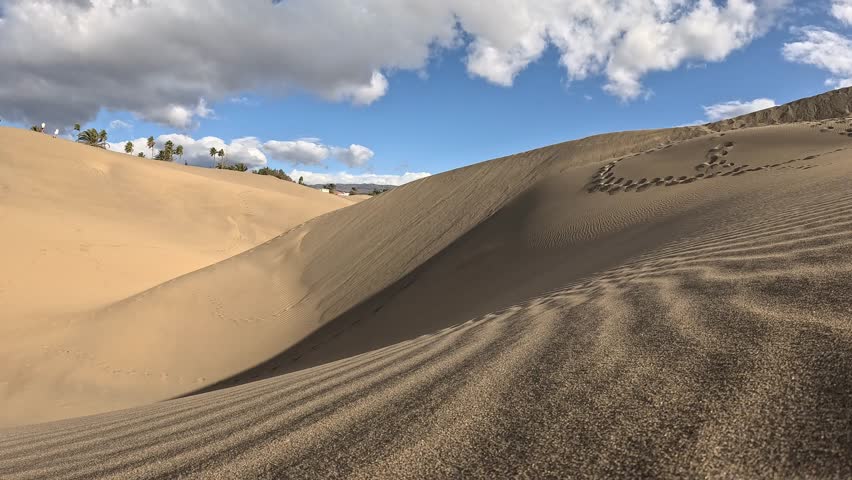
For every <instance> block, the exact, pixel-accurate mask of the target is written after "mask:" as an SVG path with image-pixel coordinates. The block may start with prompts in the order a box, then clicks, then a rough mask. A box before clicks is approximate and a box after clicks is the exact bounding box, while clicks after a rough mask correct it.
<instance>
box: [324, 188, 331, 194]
mask: <svg viewBox="0 0 852 480" xmlns="http://www.w3.org/2000/svg"><path fill="white" fill-rule="evenodd" d="M322 193H331V190H329V189H327V188H323V189H322Z"/></svg>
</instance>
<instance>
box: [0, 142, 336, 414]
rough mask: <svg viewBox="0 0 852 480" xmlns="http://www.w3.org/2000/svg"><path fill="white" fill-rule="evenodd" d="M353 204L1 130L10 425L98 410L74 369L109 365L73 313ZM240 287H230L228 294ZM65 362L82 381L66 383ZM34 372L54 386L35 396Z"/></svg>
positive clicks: (0, 311)
mask: <svg viewBox="0 0 852 480" xmlns="http://www.w3.org/2000/svg"><path fill="white" fill-rule="evenodd" d="M348 205H350V202H347V201H346V200H344V199H342V198H340V197H335V196H332V195H328V194H322V193H321V192H318V191H316V190H314V189H311V188H307V187H303V186H299V185H296V184H294V183H291V182H283V181H281V180H279V179H277V178H273V177H263V176H259V175H251V174H244V173H242V172H232V171H221V170H211V169H207V168H197V167H186V166H183V165H176V164H171V163H164V162H156V161H152V160H146V159H141V158H136V157H130V156H127V155H124V154H117V153H112V152H107V151H103V150H99V149H96V148H92V147H89V146H85V145H80V144H76V143H73V142H70V141H67V140H62V139H55V138H52V137H51V136H50V135H44V134H40V133H36V132H31V131H26V130H19V129H12V128H0V231H1V232H2V235H0V338H2V339H3V341H2V342H0V405H2V406H3V408H0V425H8V424H20V423H26V422H30V421H33V420H40V419H50V418H62V417H67V416H73V415H78V414H82V413H89V412H91V411H92V405H89V406H86V407H83V409H81V410H77V409H76V407H74V406H73V405H72V404H70V403H69V402H71V401H72V400H73V396H72V397H69V396H68V395H67V393H68V392H67V391H66V388H71V389H74V388H77V387H76V385H78V381H77V380H76V379H75V378H73V375H74V370H75V369H76V367H73V366H72V365H76V364H78V363H81V362H82V363H86V362H93V361H94V362H97V360H96V359H93V358H91V357H90V356H89V354H90V353H91V352H85V351H81V350H79V349H76V348H75V347H74V344H73V343H71V339H72V338H74V337H75V336H76V334H77V330H76V327H75V326H74V325H73V324H69V323H67V322H66V321H65V319H66V318H67V314H68V313H70V312H85V311H91V310H92V309H95V308H102V307H104V306H106V305H109V304H111V303H113V302H115V301H118V300H121V299H123V298H127V297H128V296H131V295H134V294H137V293H140V292H143V291H145V290H147V289H149V288H151V287H155V286H157V285H159V284H161V283H163V282H166V281H168V280H171V279H173V278H175V277H178V276H180V275H183V274H186V273H189V272H192V271H195V270H198V269H200V268H203V267H206V266H208V265H212V264H214V263H216V262H219V261H221V260H224V259H226V258H229V257H232V256H234V255H236V254H238V253H241V252H243V251H245V250H248V249H249V248H251V247H254V246H257V245H259V244H261V243H263V242H265V241H267V240H269V239H270V238H272V237H274V236H277V235H280V234H281V233H284V232H285V231H287V230H290V229H291V228H293V227H296V226H298V225H299V224H302V223H304V222H306V221H307V220H309V219H311V218H313V217H316V216H318V215H322V214H325V213H327V212H330V211H332V210H336V209H338V208H341V207H345V206H348ZM232 287H233V286H232V285H231V283H230V282H227V281H226V282H223V283H222V285H221V289H222V293H225V292H227V291H229V290H230V289H231V288H232ZM117 347H118V348H127V346H117ZM149 353H150V354H152V355H156V351H151V352H149ZM87 357H88V358H87ZM54 365H59V366H60V367H59V368H58V369H57V368H54ZM65 365H68V366H71V368H70V369H69V370H68V373H70V374H71V375H72V378H69V380H68V381H67V382H64V381H57V379H56V377H55V375H63V374H64V372H65V370H63V367H62V366H65ZM107 368H108V366H107V365H103V369H107ZM30 375H33V376H34V377H40V376H42V375H46V380H47V379H49V380H47V381H42V380H38V381H36V383H38V384H40V386H39V387H38V388H33V387H34V385H33V383H32V382H31V379H30V378H28V377H29V376H30ZM104 375H107V376H106V377H105V378H106V379H105V380H104V379H101V378H100V377H99V376H98V375H95V376H93V377H92V378H91V379H90V380H91V381H92V382H98V383H101V382H106V383H107V384H109V383H111V382H112V380H110V379H109V378H110V377H112V376H113V375H114V373H109V372H105V373H104ZM41 387H44V388H43V389H41ZM107 408H108V407H107ZM51 410H52V411H53V412H54V413H49V412H50V411H51ZM95 410H100V407H95ZM28 412H33V413H28ZM31 415H32V416H31Z"/></svg>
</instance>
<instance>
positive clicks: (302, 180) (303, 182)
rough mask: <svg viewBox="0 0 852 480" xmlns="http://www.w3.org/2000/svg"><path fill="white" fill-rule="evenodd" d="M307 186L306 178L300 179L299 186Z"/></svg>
mask: <svg viewBox="0 0 852 480" xmlns="http://www.w3.org/2000/svg"><path fill="white" fill-rule="evenodd" d="M304 184H305V177H299V185H304Z"/></svg>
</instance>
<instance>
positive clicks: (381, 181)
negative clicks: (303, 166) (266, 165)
mask: <svg viewBox="0 0 852 480" xmlns="http://www.w3.org/2000/svg"><path fill="white" fill-rule="evenodd" d="M289 175H290V178H293V179H298V178H299V177H304V179H305V183H307V184H309V185H323V184H326V183H374V184H376V185H402V184H404V183H408V182H413V181H414V180H419V179H421V178H426V177H428V176H430V175H431V173H426V172H418V173H412V172H406V173H404V174H402V175H383V174H377V173H360V174H355V173H349V172H337V173H317V172H310V171H307V170H296V169H294V170H293V171H291V172H290V173H289Z"/></svg>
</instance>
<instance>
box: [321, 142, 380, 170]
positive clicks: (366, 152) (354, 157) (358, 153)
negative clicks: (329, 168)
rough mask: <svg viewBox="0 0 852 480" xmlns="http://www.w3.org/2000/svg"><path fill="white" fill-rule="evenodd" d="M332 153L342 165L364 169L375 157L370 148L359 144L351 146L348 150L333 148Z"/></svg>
mask: <svg viewBox="0 0 852 480" xmlns="http://www.w3.org/2000/svg"><path fill="white" fill-rule="evenodd" d="M331 153H332V155H334V158H336V159H337V160H338V161H339V162H340V163H343V164H345V165H348V166H350V167H362V166H364V165H366V164H367V162H369V161H370V159H371V158H373V156H374V155H375V153H374V152H373V151H372V150H370V149H369V148H367V147H365V146H363V145H357V144H352V145H349V146H348V147H346V148H343V147H333V148H332V149H331Z"/></svg>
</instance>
